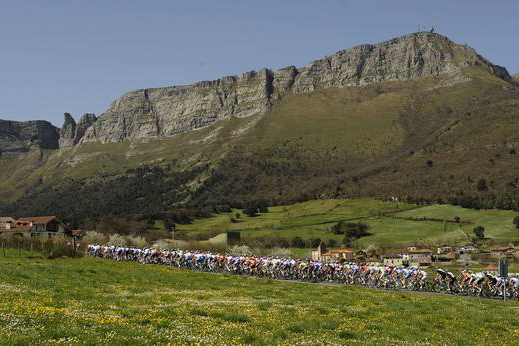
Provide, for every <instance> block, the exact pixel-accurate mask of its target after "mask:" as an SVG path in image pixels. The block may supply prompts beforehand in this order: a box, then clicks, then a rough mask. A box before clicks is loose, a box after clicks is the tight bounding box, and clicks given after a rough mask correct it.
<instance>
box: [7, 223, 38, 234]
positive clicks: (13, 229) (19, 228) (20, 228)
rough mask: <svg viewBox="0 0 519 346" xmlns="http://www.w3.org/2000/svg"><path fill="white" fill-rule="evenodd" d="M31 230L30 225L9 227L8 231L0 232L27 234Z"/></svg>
mask: <svg viewBox="0 0 519 346" xmlns="http://www.w3.org/2000/svg"><path fill="white" fill-rule="evenodd" d="M31 229H32V227H31V225H21V226H17V227H11V228H10V229H5V228H0V232H12V233H16V232H27V231H30V230H31Z"/></svg>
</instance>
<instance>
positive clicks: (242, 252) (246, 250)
mask: <svg viewBox="0 0 519 346" xmlns="http://www.w3.org/2000/svg"><path fill="white" fill-rule="evenodd" d="M229 253H230V254H231V255H233V256H250V255H252V251H251V249H250V247H248V246H247V245H234V246H233V247H231V248H230V249H229Z"/></svg>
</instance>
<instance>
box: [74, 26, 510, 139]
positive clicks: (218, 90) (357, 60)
mask: <svg viewBox="0 0 519 346" xmlns="http://www.w3.org/2000/svg"><path fill="white" fill-rule="evenodd" d="M468 66H480V67H482V68H485V69H487V70H488V71H490V72H491V73H493V74H495V75H497V76H499V77H500V78H503V79H506V80H508V81H511V77H510V75H509V74H508V72H507V71H506V70H505V69H504V68H502V67H499V66H496V65H493V64H491V63H490V62H488V61H487V60H485V59H484V58H482V57H481V56H479V55H478V54H477V53H476V52H475V51H474V50H473V49H472V48H470V47H468V46H464V45H458V44H455V43H454V42H452V41H450V40H449V39H448V38H446V37H444V36H441V35H438V34H433V33H425V32H421V33H415V34H410V35H406V36H402V37H399V38H395V39H392V40H389V41H386V42H382V43H379V44H375V45H361V46H358V47H354V48H351V49H347V50H343V51H339V52H337V53H335V54H333V55H331V56H329V57H326V58H324V59H320V60H316V61H313V62H312V63H311V64H310V65H308V66H306V67H303V68H299V69H298V68H296V67H294V66H290V67H286V68H282V69H280V70H278V71H275V72H273V71H271V70H268V69H263V70H260V71H258V72H254V71H253V72H248V73H245V74H243V75H240V76H231V77H224V78H221V79H218V80H215V81H205V82H200V83H196V84H194V85H189V86H173V87H165V88H154V89H142V90H136V91H132V92H129V93H127V94H125V95H123V96H122V97H121V98H119V99H118V100H117V101H115V102H113V103H112V104H111V105H110V107H109V108H108V109H107V110H106V111H105V112H104V113H103V114H102V115H101V116H100V117H99V118H98V120H97V121H96V122H95V124H93V125H92V126H91V127H90V128H89V129H88V130H86V133H85V135H84V137H83V138H82V139H81V141H80V143H87V142H94V141H101V142H104V143H105V142H118V141H123V140H127V139H129V140H131V139H146V138H156V137H163V136H172V135H175V134H178V133H182V132H187V131H191V130H194V129H197V128H201V127H205V126H208V125H211V124H214V123H215V122H216V121H218V120H220V119H225V118H228V117H246V116H249V115H252V114H255V113H258V112H264V111H266V110H267V109H268V108H269V107H270V105H271V103H272V102H273V101H275V100H277V99H279V98H281V97H283V95H285V94H287V93H306V92H311V91H314V90H316V89H319V88H331V87H339V88H341V87H345V86H359V85H360V86H361V85H367V84H370V83H376V82H382V81H400V80H409V79H414V78H419V77H427V76H439V75H445V74H456V73H459V72H460V71H461V69H462V68H463V67H468Z"/></svg>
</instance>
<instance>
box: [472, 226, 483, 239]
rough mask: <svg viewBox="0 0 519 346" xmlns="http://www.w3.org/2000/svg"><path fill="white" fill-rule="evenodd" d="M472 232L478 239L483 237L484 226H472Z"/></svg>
mask: <svg viewBox="0 0 519 346" xmlns="http://www.w3.org/2000/svg"><path fill="white" fill-rule="evenodd" d="M474 234H475V235H476V237H477V238H478V239H485V227H483V226H477V227H476V228H474Z"/></svg>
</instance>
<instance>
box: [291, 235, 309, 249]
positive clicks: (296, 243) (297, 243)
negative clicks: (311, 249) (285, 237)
mask: <svg viewBox="0 0 519 346" xmlns="http://www.w3.org/2000/svg"><path fill="white" fill-rule="evenodd" d="M290 246H292V247H298V248H304V247H306V243H305V241H304V240H303V238H301V237H294V238H292V240H291V241H290Z"/></svg>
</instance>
